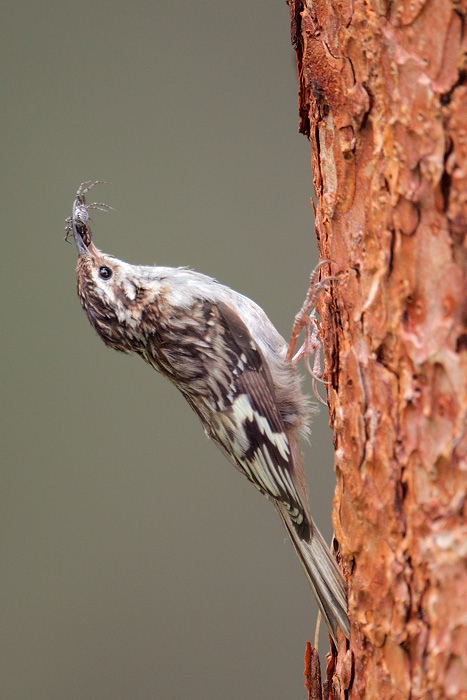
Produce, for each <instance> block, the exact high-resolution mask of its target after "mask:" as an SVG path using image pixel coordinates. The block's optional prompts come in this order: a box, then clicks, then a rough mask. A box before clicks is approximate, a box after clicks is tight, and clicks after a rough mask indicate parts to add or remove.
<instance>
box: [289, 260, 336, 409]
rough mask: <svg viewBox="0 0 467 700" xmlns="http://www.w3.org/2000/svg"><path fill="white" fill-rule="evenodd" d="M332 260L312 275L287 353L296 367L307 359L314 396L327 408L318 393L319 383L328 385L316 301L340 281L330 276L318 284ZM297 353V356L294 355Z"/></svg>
mask: <svg viewBox="0 0 467 700" xmlns="http://www.w3.org/2000/svg"><path fill="white" fill-rule="evenodd" d="M330 263H331V261H330V260H323V261H321V262H320V263H319V264H318V265H317V266H316V267H315V269H314V270H313V272H312V273H311V275H310V286H309V288H308V292H307V295H306V298H305V301H304V302H303V304H302V308H301V309H300V311H299V312H298V314H297V315H296V316H295V321H294V325H293V328H292V337H291V339H290V343H289V348H288V351H287V359H288V360H290V362H292V364H293V365H296V364H297V363H298V362H299V360H301V358H302V357H304V358H305V367H306V370H307V372H308V373H309V374H310V375H311V377H312V378H313V394H314V395H315V397H316V399H317V400H318V401H319V402H320V403H322V404H323V405H324V406H327V403H326V402H325V401H324V400H323V399H322V398H321V396H320V395H319V393H318V386H317V385H318V382H322V383H323V384H326V383H327V382H325V381H324V380H323V379H322V377H323V372H322V369H321V349H322V344H321V339H320V334H321V327H320V325H319V323H318V320H317V318H316V311H315V306H316V301H317V299H318V297H319V295H320V294H321V293H322V292H323V291H324V290H325V289H328V282H331V281H332V280H336V279H339V278H338V276H337V275H328V276H327V277H324V278H323V279H322V280H320V281H319V282H318V275H319V270H320V268H321V267H322V266H323V265H325V264H330ZM302 330H305V341H304V343H303V345H302V346H301V348H300V349H299V350H298V352H296V353H295V347H296V345H297V340H298V337H299V335H300V333H301V332H302ZM294 353H295V354H294ZM310 357H313V358H314V359H313V368H311V366H310Z"/></svg>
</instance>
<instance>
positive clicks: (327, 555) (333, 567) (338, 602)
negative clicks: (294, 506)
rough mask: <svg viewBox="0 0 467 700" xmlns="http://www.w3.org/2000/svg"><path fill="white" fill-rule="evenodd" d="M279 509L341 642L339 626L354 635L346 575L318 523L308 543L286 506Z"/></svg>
mask: <svg viewBox="0 0 467 700" xmlns="http://www.w3.org/2000/svg"><path fill="white" fill-rule="evenodd" d="M277 510H278V511H279V514H280V516H281V518H282V522H283V523H284V525H285V528H286V530H287V532H288V533H289V537H290V539H291V540H292V544H293V546H294V549H295V551H296V552H297V555H298V558H299V559H300V562H301V564H302V566H303V569H304V571H305V574H306V577H307V579H308V581H309V583H310V586H311V589H312V591H313V593H314V595H315V598H316V601H317V603H318V605H319V608H320V610H321V613H322V615H323V617H324V619H325V621H326V624H327V626H328V629H329V631H330V633H331V636H332V638H333V640H334V642H335V643H336V645H337V628H338V627H340V628H341V630H342V632H343V633H344V634H345V636H346V637H347V638H349V636H350V622H349V618H348V615H347V586H346V584H345V581H344V579H343V577H342V574H341V572H340V571H339V569H338V568H337V564H336V562H335V561H334V559H333V557H332V555H331V552H330V551H329V549H328V547H327V545H326V543H325V541H324V539H323V538H322V536H321V534H320V532H319V530H318V528H317V527H316V526H315V524H314V523H312V535H311V539H310V541H309V542H308V541H306V540H303V539H301V538H300V537H299V536H298V534H297V532H296V530H295V528H294V525H293V523H292V522H291V521H290V519H289V517H288V515H287V512H286V511H285V509H284V510H283V509H282V507H281V506H280V505H278V506H277Z"/></svg>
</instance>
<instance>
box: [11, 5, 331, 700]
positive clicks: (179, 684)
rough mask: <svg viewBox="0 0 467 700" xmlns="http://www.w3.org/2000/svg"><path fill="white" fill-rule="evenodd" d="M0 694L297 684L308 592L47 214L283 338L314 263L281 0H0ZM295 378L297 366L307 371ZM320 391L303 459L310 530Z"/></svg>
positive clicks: (265, 510)
mask: <svg viewBox="0 0 467 700" xmlns="http://www.w3.org/2000/svg"><path fill="white" fill-rule="evenodd" d="M2 15H3V16H2V28H1V42H0V50H1V54H2V57H1V58H2V61H1V65H2V82H3V85H2V136H3V138H2V166H3V175H2V179H3V182H2V188H1V197H2V205H1V219H2V233H1V240H2V256H1V260H2V275H1V282H2V287H3V291H2V302H3V303H2V314H3V320H2V343H3V346H4V353H3V361H2V367H3V381H2V398H3V401H2V404H3V409H4V417H3V420H2V428H3V430H4V435H3V437H2V448H3V450H2V451H3V458H2V467H1V482H2V483H1V501H2V503H1V521H2V522H1V550H2V551H1V562H2V565H1V573H0V582H1V590H0V600H1V620H0V627H1V644H2V649H1V654H0V663H1V673H0V697H1V698H2V700H61V699H65V698H66V699H67V700H69V699H72V700H81V699H84V700H119V699H122V700H123V699H125V700H127V699H129V698H131V699H138V700H146V699H148V700H149V699H153V698H157V699H159V698H161V699H164V700H165V699H168V698H170V699H172V698H173V699H177V700H178V699H179V698H189V699H190V700H197V699H200V700H201V699H203V700H210V699H214V698H216V699H217V698H220V697H222V698H223V700H230V699H232V700H233V699H234V698H235V700H238V699H239V698H242V699H250V698H258V699H259V700H261V699H263V698H264V699H266V698H267V699H268V700H279V699H280V700H285V698H287V700H290V699H291V698H296V699H297V700H299V699H300V698H305V697H306V694H305V690H304V687H303V676H302V671H303V654H304V650H305V641H306V640H307V639H312V638H313V635H314V627H315V617H316V608H315V604H314V601H313V599H312V594H311V591H310V590H309V588H308V585H307V582H306V580H305V577H304V575H303V573H302V571H301V568H300V565H299V563H298V560H297V559H296V557H295V555H294V553H293V551H292V548H291V546H290V544H289V543H288V542H287V541H286V535H285V532H284V531H283V530H282V526H281V524H280V521H279V518H278V517H277V515H276V513H275V511H274V509H273V508H272V507H271V505H270V504H268V503H267V502H266V501H265V500H264V499H263V498H262V497H261V496H260V495H259V494H258V493H257V492H256V491H255V490H254V489H253V488H252V487H251V486H250V485H249V484H248V483H247V482H246V480H244V479H242V478H241V476H240V475H239V474H238V473H237V472H236V471H235V470H234V469H233V468H232V467H231V466H230V465H229V464H228V463H227V462H226V461H225V459H224V458H223V457H222V455H221V454H220V452H218V450H217V449H216V448H215V447H214V446H213V445H212V444H210V443H209V442H208V441H207V439H206V438H205V436H204V434H203V431H202V429H201V427H200V425H199V423H198V420H197V418H196V416H195V415H194V414H192V413H191V411H190V409H189V407H188V405H187V404H186V403H185V402H184V400H183V399H182V397H181V396H180V395H179V394H178V393H177V391H176V390H175V389H174V388H173V387H172V386H170V385H169V384H168V383H167V382H166V381H165V380H164V379H162V378H161V377H159V376H158V375H157V374H156V373H155V372H152V371H151V370H150V369H149V368H148V367H147V366H146V365H145V364H144V363H143V362H141V361H139V360H138V359H135V358H129V357H127V356H124V355H119V354H117V353H116V352H114V351H111V350H108V349H106V348H105V346H104V345H103V343H102V342H101V341H100V340H99V339H98V338H97V336H95V334H94V332H93V331H92V329H91V327H90V325H89V323H88V321H87V319H86V318H85V316H84V314H83V312H82V310H81V308H80V305H79V302H78V299H77V297H76V292H75V272H74V268H75V262H76V252H75V249H74V246H71V245H67V244H66V243H64V242H63V234H64V225H65V218H66V217H67V216H68V215H69V214H70V211H71V205H72V202H73V199H74V196H75V192H76V189H77V187H78V185H79V184H80V182H81V181H82V180H85V179H103V180H109V181H111V182H112V183H113V185H112V186H101V187H100V188H99V189H98V188H96V189H95V190H94V191H93V192H92V193H91V195H90V199H89V200H88V201H92V200H94V199H98V200H100V201H105V202H108V203H109V204H111V205H112V206H114V207H115V208H116V209H117V213H115V214H113V213H110V214H101V213H99V212H97V213H95V215H93V220H94V225H93V231H94V240H95V242H96V244H97V245H98V246H99V247H101V248H102V249H103V250H105V251H106V252H108V253H112V254H114V255H116V256H118V257H120V258H122V259H124V260H127V261H130V262H134V263H144V264H153V263H156V262H157V263H159V264H163V265H188V266H190V267H192V268H195V269H197V270H199V271H202V272H205V273H208V274H211V275H213V276H215V277H217V278H218V279H219V280H220V281H222V282H224V283H226V284H228V285H229V286H231V287H234V288H235V289H237V290H239V291H241V292H243V293H245V294H247V295H248V296H250V297H252V298H253V299H254V300H255V301H257V302H258V303H259V304H260V305H261V306H263V308H264V309H265V310H266V311H267V313H268V314H269V316H270V317H271V319H272V320H273V322H274V323H275V324H276V325H277V327H278V328H279V330H280V331H281V332H282V333H283V334H284V335H285V336H288V335H289V333H290V329H291V325H292V321H293V317H294V314H295V313H296V311H297V310H298V309H299V307H300V305H301V303H302V300H303V298H304V294H305V292H306V289H307V281H308V274H309V272H310V269H311V268H312V267H313V266H314V264H315V263H316V244H315V238H314V233H313V223H312V220H313V217H312V210H311V205H310V201H309V199H310V196H311V194H312V176H311V170H310V163H309V161H310V155H309V146H308V143H307V141H306V139H305V137H304V136H301V135H299V134H298V131H297V127H298V115H297V78H296V68H295V57H294V53H293V50H292V47H291V45H290V38H289V36H290V35H289V11H288V7H287V6H286V4H285V2H284V0H275V1H271V0H268V1H267V2H266V0H260V1H258V2H255V3H252V2H247V1H245V0H239V1H238V2H236V3H219V2H216V1H215V0H205V1H204V2H198V3H193V2H190V1H189V0H179V2H177V3H160V2H159V3H154V2H142V1H140V0H137V1H136V2H134V3H131V4H130V3H127V2H114V3H104V2H99V1H97V2H80V3H79V4H78V3H76V4H75V3H70V2H68V3H62V2H44V3H35V2H31V1H28V0H26V1H25V2H18V3H8V4H4V6H3V13H2ZM307 389H308V391H311V383H310V382H308V383H307ZM326 413H327V412H326V411H325V410H323V411H322V412H321V415H320V416H319V417H318V418H316V419H315V421H314V426H313V435H312V443H313V447H312V448H311V447H306V462H307V467H308V470H309V472H308V473H309V483H310V488H311V500H312V507H313V513H314V515H315V518H316V520H317V522H318V523H319V526H320V528H321V529H322V531H323V534H324V535H325V536H326V537H327V538H328V540H329V538H330V533H331V525H330V512H331V503H332V494H333V483H334V475H333V469H332V452H331V434H330V431H329V430H328V428H327V416H326Z"/></svg>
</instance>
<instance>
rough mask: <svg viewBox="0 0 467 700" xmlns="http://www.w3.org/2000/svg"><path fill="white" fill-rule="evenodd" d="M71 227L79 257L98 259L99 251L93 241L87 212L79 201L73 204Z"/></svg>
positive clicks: (76, 200)
mask: <svg viewBox="0 0 467 700" xmlns="http://www.w3.org/2000/svg"><path fill="white" fill-rule="evenodd" d="M71 226H72V229H73V237H74V239H75V243H76V247H77V249H78V255H80V256H81V255H94V257H96V258H97V257H98V255H99V251H98V250H97V248H96V246H95V245H94V243H93V242H92V240H91V236H92V232H91V229H90V227H89V224H88V215H87V210H86V208H85V207H83V204H82V202H80V201H79V199H75V201H74V202H73V209H72V212H71Z"/></svg>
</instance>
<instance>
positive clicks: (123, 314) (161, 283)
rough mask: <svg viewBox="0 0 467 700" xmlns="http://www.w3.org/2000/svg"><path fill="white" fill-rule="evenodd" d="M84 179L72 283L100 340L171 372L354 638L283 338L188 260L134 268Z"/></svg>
mask: <svg viewBox="0 0 467 700" xmlns="http://www.w3.org/2000/svg"><path fill="white" fill-rule="evenodd" d="M100 182H102V181H95V182H91V181H86V182H84V183H82V184H81V185H80V187H79V189H78V191H77V194H76V199H75V200H74V203H73V208H72V214H71V216H70V217H69V218H68V219H67V226H66V231H67V235H66V239H68V238H70V237H73V238H74V241H75V243H76V247H77V250H78V263H77V291H78V297H79V300H80V302H81V306H82V308H83V309H84V311H85V313H86V315H87V318H88V320H89V322H90V324H91V326H92V327H93V328H94V330H95V331H96V332H97V334H98V336H99V337H100V338H101V339H102V340H103V341H104V343H105V344H106V345H107V346H108V347H111V348H114V349H115V350H118V351H120V352H123V353H127V354H131V353H134V354H136V355H139V356H140V357H141V358H142V359H143V360H144V361H145V362H146V363H147V364H148V365H150V366H151V367H152V368H153V369H155V370H156V371H157V372H159V373H160V374H162V375H163V376H164V377H166V378H167V379H169V380H170V381H171V382H172V383H173V384H174V385H175V386H176V387H177V389H179V391H180V392H181V393H182V394H183V396H184V398H185V399H186V401H187V402H188V404H189V405H190V406H191V408H192V409H193V411H194V412H195V413H196V415H197V416H198V418H199V419H200V421H201V423H202V426H203V428H204V431H205V433H206V435H207V436H208V437H209V438H210V439H211V440H212V441H213V442H214V443H215V444H216V445H217V447H218V448H219V449H220V451H221V452H222V453H223V454H224V456H225V457H226V458H227V460H228V461H229V462H230V463H231V464H232V465H233V466H234V467H236V469H237V470H238V471H240V472H241V473H242V474H243V475H244V476H245V477H246V478H247V479H248V481H250V482H251V483H252V484H253V485H254V486H255V487H256V489H257V490H258V491H260V492H261V493H262V494H263V496H265V497H266V499H268V500H269V501H270V502H272V503H273V505H274V507H275V508H276V510H277V512H278V514H279V516H280V518H281V520H282V522H283V524H284V526H285V529H286V531H287V533H288V535H289V537H290V540H291V542H292V545H293V547H294V549H295V551H296V553H297V555H298V558H299V560H300V562H301V564H302V567H303V569H304V571H305V574H306V577H307V579H308V581H309V584H310V586H311V589H312V591H313V593H314V595H315V598H316V601H317V603H318V606H319V609H320V611H321V613H322V615H323V618H324V620H325V622H326V624H327V627H328V629H329V632H330V634H331V637H332V639H333V641H334V643H335V644H336V645H337V643H338V642H337V629H338V628H340V629H341V630H342V632H343V634H344V636H345V637H347V638H349V636H350V622H349V618H348V613H347V587H346V583H345V581H344V578H343V576H342V574H341V572H340V570H339V568H338V566H337V564H336V561H335V559H334V558H333V556H332V555H331V552H330V550H329V548H328V547H327V545H326V543H325V541H324V539H323V537H322V536H321V534H320V532H319V530H318V528H317V526H316V525H315V523H314V521H313V519H312V517H311V513H310V506H309V500H308V488H307V483H306V479H305V471H304V465H303V457H302V452H301V449H300V444H299V443H300V438H301V437H302V436H303V435H304V434H306V433H307V430H308V426H307V423H308V414H309V407H308V400H307V398H306V397H305V396H304V394H303V393H302V390H301V382H300V379H299V377H298V375H297V373H296V370H295V366H294V364H293V362H292V361H291V360H290V353H288V345H287V343H286V341H285V340H284V338H283V337H282V336H281V335H280V333H279V332H278V331H277V330H276V328H275V326H274V325H273V324H272V322H271V321H270V320H269V318H268V317H267V316H266V314H265V312H264V311H263V310H262V309H261V308H260V307H259V306H258V305H257V304H256V303H254V302H253V301H252V300H251V299H249V298H248V297H246V296H243V295H242V294H240V293H238V292H236V291H234V290H233V289H230V288H229V287H227V286H225V285H222V284H220V283H219V282H217V281H216V280H215V279H213V278H212V277H209V276H207V275H204V274H201V273H199V272H195V271H193V270H191V269H188V268H184V267H163V266H144V265H132V264H129V263H126V262H123V261H122V260H119V259H118V258H116V257H113V256H110V255H107V254H105V253H103V252H101V251H100V250H99V249H98V248H96V246H95V245H94V243H93V241H92V232H91V228H90V223H89V222H90V220H91V219H90V216H89V211H90V210H92V209H101V210H107V209H111V207H108V206H107V205H106V204H103V203H102V202H93V203H91V204H87V203H86V194H87V192H88V191H89V190H90V189H91V188H92V187H94V186H95V185H96V184H98V183H100Z"/></svg>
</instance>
